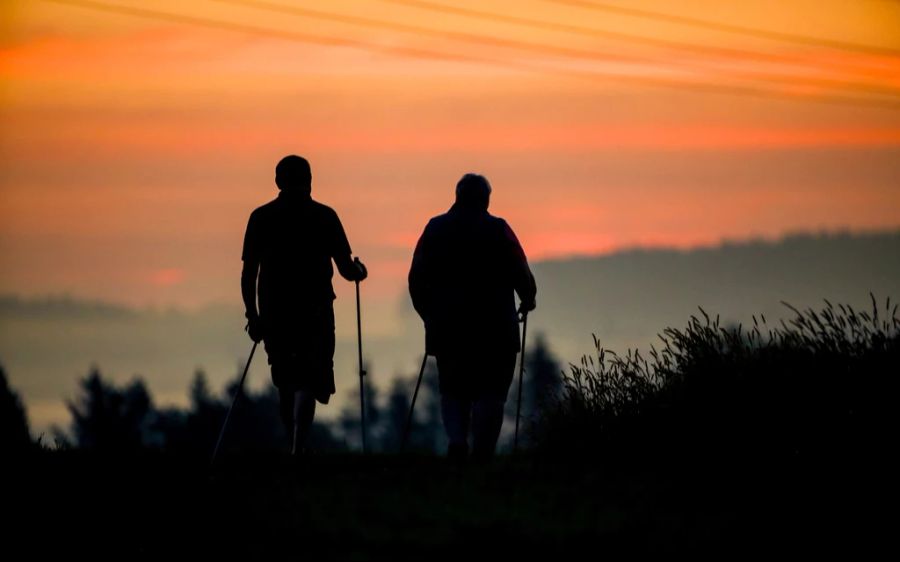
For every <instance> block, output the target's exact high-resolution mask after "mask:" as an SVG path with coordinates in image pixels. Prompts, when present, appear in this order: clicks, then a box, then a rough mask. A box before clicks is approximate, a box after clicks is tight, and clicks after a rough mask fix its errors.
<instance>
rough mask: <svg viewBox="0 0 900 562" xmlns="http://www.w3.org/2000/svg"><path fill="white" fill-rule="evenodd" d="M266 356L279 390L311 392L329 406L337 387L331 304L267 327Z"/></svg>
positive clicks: (271, 323) (273, 379)
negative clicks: (335, 381) (335, 382)
mask: <svg viewBox="0 0 900 562" xmlns="http://www.w3.org/2000/svg"><path fill="white" fill-rule="evenodd" d="M265 334H266V336H265V339H264V341H265V345H266V354H267V355H268V356H269V364H270V365H271V366H272V382H273V383H274V384H275V386H276V387H278V390H280V391H282V392H285V391H288V392H290V391H298V390H305V391H309V392H312V393H313V394H314V395H315V397H316V400H318V401H319V402H321V403H322V404H327V403H328V400H329V399H330V398H331V395H332V394H334V392H335V387H334V309H333V308H332V307H331V305H330V304H329V305H328V306H322V307H317V308H313V309H310V310H309V311H306V312H304V313H303V314H299V315H297V316H296V317H294V318H292V319H291V320H280V321H278V322H270V323H268V324H266V325H265Z"/></svg>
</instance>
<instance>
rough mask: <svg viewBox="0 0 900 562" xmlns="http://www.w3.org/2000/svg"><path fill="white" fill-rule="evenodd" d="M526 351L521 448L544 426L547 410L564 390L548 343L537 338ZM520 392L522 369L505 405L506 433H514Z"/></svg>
mask: <svg viewBox="0 0 900 562" xmlns="http://www.w3.org/2000/svg"><path fill="white" fill-rule="evenodd" d="M529 347H530V350H529V349H528V348H526V350H525V380H524V381H523V383H522V417H521V420H520V421H519V444H520V446H521V445H523V444H524V445H525V446H528V445H530V444H531V443H532V441H533V439H532V436H533V434H534V431H535V429H536V425H537V424H540V423H541V416H542V415H543V412H544V409H545V408H546V407H547V406H548V405H550V404H552V403H554V400H555V399H556V398H558V396H559V393H560V392H561V391H562V388H563V378H562V371H561V369H560V364H559V361H558V360H557V359H556V357H554V355H553V352H552V351H550V346H549V345H548V344H547V339H546V338H545V337H544V335H543V334H537V335H536V336H535V338H534V340H533V343H530V346H529ZM518 390H519V366H518V365H516V375H515V377H514V378H513V384H512V385H511V387H510V392H509V396H508V398H507V401H506V409H505V414H506V418H507V421H506V424H505V425H506V432H508V433H509V434H510V435H512V433H513V432H515V423H516V409H517V403H518Z"/></svg>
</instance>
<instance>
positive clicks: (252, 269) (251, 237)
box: [241, 215, 263, 342]
mask: <svg viewBox="0 0 900 562" xmlns="http://www.w3.org/2000/svg"><path fill="white" fill-rule="evenodd" d="M256 222H257V221H256V219H254V215H250V220H249V221H248V222H247V231H246V233H245V234H244V251H243V254H242V255H241V259H243V261H244V266H243V268H242V269H241V298H242V299H243V301H244V316H246V317H247V332H248V333H249V334H250V338H251V339H252V340H253V341H254V342H259V341H261V340H262V338H263V334H262V323H261V322H260V320H259V311H258V310H257V308H256V281H257V277H258V275H259V252H258V247H259V233H258V226H257V224H256Z"/></svg>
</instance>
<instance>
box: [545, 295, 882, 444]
mask: <svg viewBox="0 0 900 562" xmlns="http://www.w3.org/2000/svg"><path fill="white" fill-rule="evenodd" d="M784 304H785V306H786V307H787V308H788V309H790V311H791V312H792V313H793V318H792V319H790V320H789V321H787V322H785V321H783V320H782V321H780V323H779V324H778V325H777V326H774V327H772V326H769V325H768V324H767V323H766V319H765V317H760V318H756V317H754V318H753V326H752V327H748V328H746V329H745V327H743V326H741V325H738V326H728V327H723V326H721V325H720V321H719V317H718V316H717V317H716V318H715V319H713V318H711V317H710V316H709V315H708V314H707V313H706V312H705V311H703V310H702V309H700V313H701V317H699V318H698V317H696V316H692V317H691V320H690V322H689V323H688V325H687V326H686V327H685V328H683V329H674V328H667V329H666V330H664V331H663V333H662V334H660V336H659V337H660V339H661V341H662V346H661V348H659V349H657V348H656V347H655V346H654V347H653V348H652V349H651V351H650V352H649V355H648V356H644V355H642V354H641V353H640V352H638V351H634V350H629V351H628V352H627V353H626V354H625V355H617V354H616V353H614V352H612V351H609V350H606V349H603V348H602V346H601V345H600V343H599V342H598V341H597V338H596V337H595V338H594V345H595V347H596V350H597V351H596V355H595V356H585V357H583V358H582V360H581V363H580V365H574V364H573V365H570V371H569V372H568V373H566V374H565V381H564V382H565V385H564V390H563V392H562V393H561V395H560V396H559V397H558V399H557V400H556V401H555V403H554V405H553V407H551V408H549V409H547V410H546V411H545V413H544V418H543V420H542V423H541V424H538V426H537V427H538V428H539V431H540V434H539V435H537V436H536V440H537V442H538V443H539V449H541V450H543V451H550V452H553V453H555V454H562V455H572V454H587V455H595V456H602V457H605V458H607V459H611V458H616V457H618V458H622V457H623V456H625V457H624V458H628V459H640V460H652V459H653V458H654V457H660V456H662V457H665V458H666V459H667V460H671V461H678V460H679V459H681V460H687V459H709V458H710V457H721V456H728V457H730V458H734V457H735V456H738V457H751V456H752V457H753V458H756V459H773V460H776V459H783V458H785V457H791V458H795V457H798V456H799V457H805V458H809V459H816V460H827V459H831V460H841V461H846V462H855V461H856V460H862V459H867V458H871V457H872V456H877V455H881V454H884V455H888V454H889V450H890V449H892V448H893V446H892V445H891V444H892V443H894V442H895V441H896V428H898V427H900V424H898V423H897V422H898V415H897V412H898V408H897V407H896V406H895V404H894V401H895V400H896V396H897V392H896V391H897V390H898V388H897V387H898V385H897V380H898V375H900V318H898V316H897V306H896V305H894V306H893V308H891V302H890V299H887V301H886V303H885V305H884V308H880V307H879V305H878V303H877V302H876V299H875V297H874V296H872V308H871V310H868V311H856V310H854V309H853V308H852V307H849V306H844V305H838V306H834V305H832V304H831V303H830V302H828V301H827V300H826V301H825V306H824V308H822V309H821V310H818V311H815V310H812V309H807V310H804V311H800V310H797V309H796V308H794V307H792V306H790V305H789V304H787V303H784Z"/></svg>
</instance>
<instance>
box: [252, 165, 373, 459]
mask: <svg viewBox="0 0 900 562" xmlns="http://www.w3.org/2000/svg"><path fill="white" fill-rule="evenodd" d="M275 184H276V186H277V187H278V189H279V193H278V196H277V197H276V198H275V199H274V200H272V201H270V202H268V203H266V204H265V205H263V206H261V207H259V208H257V209H256V210H254V211H253V213H252V214H251V215H250V220H249V221H248V223H247V230H246V234H245V235H244V249H243V256H242V259H243V262H244V266H243V271H242V272H241V294H242V296H243V300H244V307H245V309H246V316H247V322H248V331H249V334H250V338H251V339H252V340H253V341H254V342H259V341H262V342H264V344H265V350H266V354H267V355H268V362H269V365H270V366H271V369H272V382H273V383H274V384H275V386H276V387H277V388H278V394H279V398H280V413H281V419H282V421H283V423H284V426H285V429H286V430H287V435H288V436H290V438H291V452H292V453H293V454H299V453H300V452H301V451H302V450H303V446H304V443H305V440H306V437H307V435H308V434H309V429H310V427H311V426H312V422H313V418H314V416H315V411H316V402H317V401H318V402H320V403H322V404H327V403H328V401H329V399H330V398H331V395H332V394H334V392H335V387H334V345H335V341H334V308H333V303H334V299H335V294H334V288H333V286H332V282H331V280H332V277H333V275H334V269H333V267H332V261H334V264H335V265H337V269H338V272H339V273H340V274H341V276H342V277H343V278H344V279H346V280H348V281H356V282H359V281H362V280H364V279H365V278H366V277H367V275H368V273H367V271H366V268H365V266H364V265H363V264H362V262H360V261H358V260H356V261H354V260H353V259H352V256H351V251H350V243H349V242H348V241H347V236H346V234H345V233H344V227H343V226H342V225H341V221H340V219H339V218H338V215H337V213H335V212H334V210H333V209H331V208H330V207H327V206H325V205H323V204H321V203H318V202H317V201H315V200H313V199H312V196H311V192H312V172H311V170H310V166H309V162H307V161H306V159H304V158H301V157H300V156H294V155H292V156H286V157H285V158H283V159H282V160H281V161H280V162H278V165H277V166H276V167H275ZM257 303H258V306H257Z"/></svg>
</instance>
